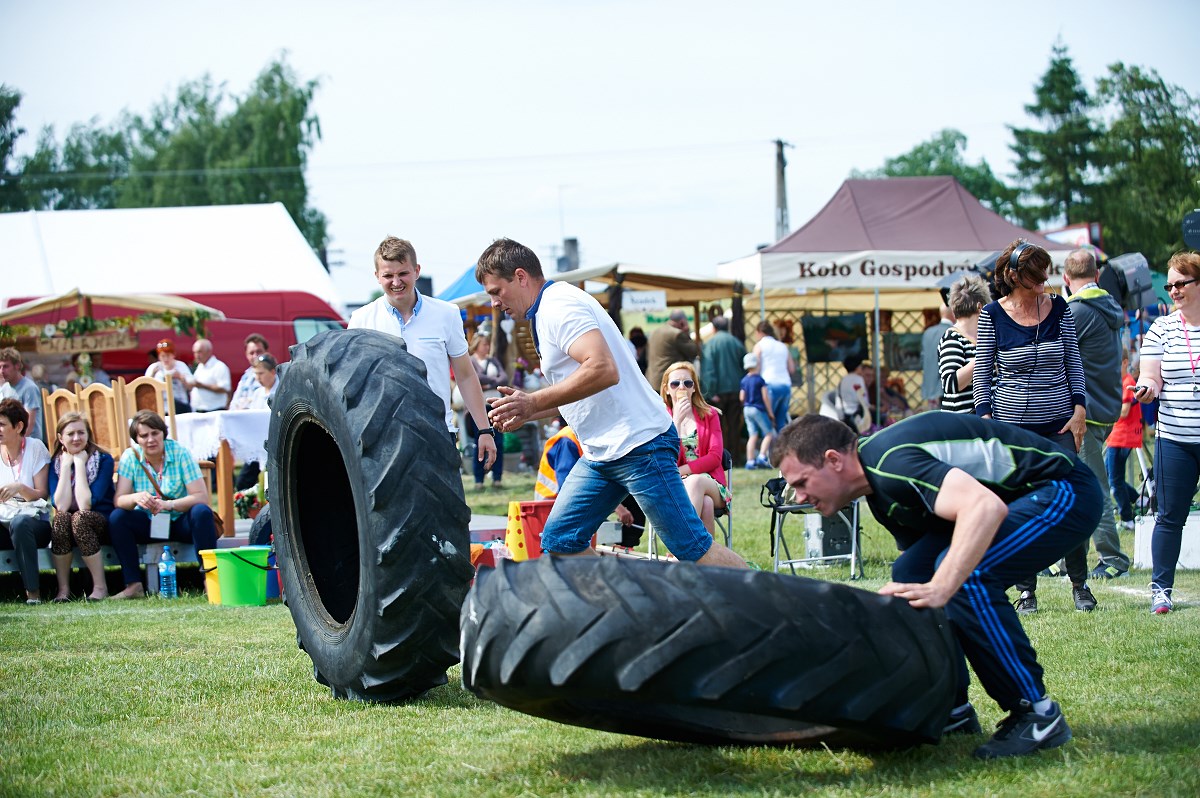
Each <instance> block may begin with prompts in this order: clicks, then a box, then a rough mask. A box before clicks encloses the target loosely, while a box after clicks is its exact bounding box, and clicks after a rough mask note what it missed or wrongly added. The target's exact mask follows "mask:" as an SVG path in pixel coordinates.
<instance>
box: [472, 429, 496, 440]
mask: <svg viewBox="0 0 1200 798" xmlns="http://www.w3.org/2000/svg"><path fill="white" fill-rule="evenodd" d="M483 435H491V436H492V440H495V439H496V429H495V427H484V428H483V429H481V430H479V431H477V432H476V433H475V440H479V438H480V437H481V436H483Z"/></svg>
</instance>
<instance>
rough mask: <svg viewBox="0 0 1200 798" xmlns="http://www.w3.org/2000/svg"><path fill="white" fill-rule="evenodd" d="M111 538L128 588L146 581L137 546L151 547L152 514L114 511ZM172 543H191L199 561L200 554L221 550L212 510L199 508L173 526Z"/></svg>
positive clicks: (180, 517)
mask: <svg viewBox="0 0 1200 798" xmlns="http://www.w3.org/2000/svg"><path fill="white" fill-rule="evenodd" d="M108 534H109V537H111V538H112V546H113V549H115V550H116V552H117V559H118V560H120V561H121V575H122V576H123V577H124V578H125V586H126V587H128V586H129V585H132V584H133V583H134V582H140V581H142V564H141V563H140V562H139V561H138V550H137V544H139V543H150V542H151V539H150V514H149V513H147V512H145V511H144V510H141V509H138V510H121V509H117V510H113V511H112V515H110V516H109V517H108ZM167 539H168V540H175V541H183V542H184V543H191V544H192V545H193V546H195V547H196V560H197V562H199V559H200V552H201V551H204V550H205V549H215V548H216V547H217V528H216V527H215V526H214V525H213V514H212V508H211V507H209V506H208V505H207V504H196V505H193V506H192V507H190V508H189V509H188V511H187V512H186V513H183V514H182V515H180V516H179V517H178V518H176V519H175V520H174V521H172V522H171V531H170V533H169V534H168V535H167Z"/></svg>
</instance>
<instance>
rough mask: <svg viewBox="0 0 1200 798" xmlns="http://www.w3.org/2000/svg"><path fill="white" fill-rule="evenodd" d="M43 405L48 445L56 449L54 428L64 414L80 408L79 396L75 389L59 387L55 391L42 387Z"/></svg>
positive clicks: (51, 448)
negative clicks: (69, 389)
mask: <svg viewBox="0 0 1200 798" xmlns="http://www.w3.org/2000/svg"><path fill="white" fill-rule="evenodd" d="M42 407H44V408H45V412H46V423H45V429H46V446H47V447H48V448H49V449H50V450H51V451H53V450H54V430H55V429H57V428H58V420H59V419H60V418H62V417H63V415H64V414H66V413H70V412H71V411H73V410H74V411H78V410H79V397H78V396H76V395H75V392H74V391H68V390H67V389H66V388H59V389H57V390H55V391H54V392H53V393H51V392H49V391H47V390H46V389H45V388H43V389H42Z"/></svg>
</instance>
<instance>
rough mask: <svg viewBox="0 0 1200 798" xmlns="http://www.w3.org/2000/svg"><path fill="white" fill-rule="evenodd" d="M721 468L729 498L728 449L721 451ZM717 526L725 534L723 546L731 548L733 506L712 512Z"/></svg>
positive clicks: (730, 471) (730, 461) (730, 465)
mask: <svg viewBox="0 0 1200 798" xmlns="http://www.w3.org/2000/svg"><path fill="white" fill-rule="evenodd" d="M721 468H723V469H725V484H726V485H728V486H729V495H730V498H732V497H733V454H732V453H731V452H730V451H729V450H728V449H726V450H724V451H723V452H722V453H721ZM713 518H714V519H715V520H716V523H717V528H718V529H720V530H721V531H722V532H723V533H724V534H725V548H727V549H732V548H733V507H732V506H731V505H729V504H727V505H725V506H724V507H722V508H721V509H720V510H717V511H716V512H715V513H713Z"/></svg>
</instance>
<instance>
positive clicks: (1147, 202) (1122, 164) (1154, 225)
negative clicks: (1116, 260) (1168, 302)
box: [1096, 63, 1200, 266]
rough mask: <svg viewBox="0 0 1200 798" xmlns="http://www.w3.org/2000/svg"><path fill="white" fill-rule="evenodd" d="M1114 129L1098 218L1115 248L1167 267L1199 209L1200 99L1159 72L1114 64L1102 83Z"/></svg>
mask: <svg viewBox="0 0 1200 798" xmlns="http://www.w3.org/2000/svg"><path fill="white" fill-rule="evenodd" d="M1096 95H1097V100H1098V102H1099V105H1100V109H1101V112H1102V113H1103V114H1105V115H1106V116H1107V117H1108V120H1109V121H1108V127H1107V130H1106V131H1105V132H1104V134H1103V136H1101V138H1100V140H1099V143H1098V151H1099V154H1100V157H1101V163H1102V164H1103V171H1102V175H1103V180H1102V183H1101V185H1100V186H1099V189H1098V192H1097V195H1098V196H1097V209H1098V211H1099V214H1098V217H1097V218H1099V219H1100V221H1101V222H1102V223H1103V224H1104V246H1105V249H1106V250H1107V251H1109V252H1113V253H1119V252H1130V251H1138V252H1141V253H1142V254H1144V255H1145V256H1146V257H1147V258H1148V259H1149V260H1150V261H1151V262H1152V263H1155V264H1156V265H1159V266H1161V265H1162V264H1163V263H1164V262H1165V261H1166V260H1167V258H1169V257H1170V255H1171V254H1172V253H1174V252H1177V251H1179V250H1180V249H1182V248H1183V233H1182V231H1181V229H1180V223H1181V222H1182V220H1183V217H1184V215H1185V214H1186V213H1187V212H1189V211H1191V210H1192V209H1193V208H1197V207H1200V102H1197V100H1196V99H1194V98H1192V97H1190V96H1189V95H1188V94H1187V92H1185V91H1184V90H1183V89H1182V88H1180V87H1179V86H1173V85H1170V84H1168V83H1166V81H1164V80H1163V79H1162V78H1161V77H1159V75H1158V73H1157V72H1155V71H1154V70H1152V69H1151V70H1145V71H1143V70H1142V69H1140V68H1139V67H1136V66H1131V67H1127V66H1125V65H1124V64H1122V63H1116V64H1112V65H1111V66H1109V68H1108V74H1107V76H1105V77H1103V78H1101V79H1100V80H1099V81H1098V82H1097V86H1096Z"/></svg>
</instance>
